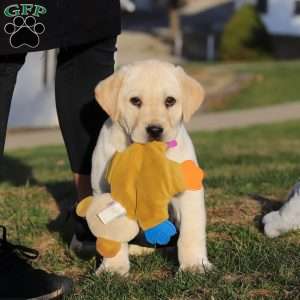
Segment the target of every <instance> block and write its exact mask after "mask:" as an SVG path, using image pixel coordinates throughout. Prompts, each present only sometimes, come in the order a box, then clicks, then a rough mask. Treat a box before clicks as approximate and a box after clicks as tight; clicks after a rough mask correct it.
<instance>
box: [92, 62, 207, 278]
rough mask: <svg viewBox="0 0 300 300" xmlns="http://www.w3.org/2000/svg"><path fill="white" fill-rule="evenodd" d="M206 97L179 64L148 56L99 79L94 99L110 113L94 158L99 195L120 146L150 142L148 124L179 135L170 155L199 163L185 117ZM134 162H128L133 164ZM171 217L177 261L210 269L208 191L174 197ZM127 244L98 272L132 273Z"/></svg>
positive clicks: (170, 136) (167, 136) (105, 189)
mask: <svg viewBox="0 0 300 300" xmlns="http://www.w3.org/2000/svg"><path fill="white" fill-rule="evenodd" d="M136 96H138V97H140V98H141V99H142V101H143V105H142V107H141V108H140V109H139V108H137V107H134V106H133V105H132V104H131V103H130V98H131V97H136ZM168 96H172V97H174V98H176V100H177V103H176V104H175V105H174V107H172V108H169V109H167V108H166V106H165V102H164V101H165V99H166V97H168ZM203 97H204V93H203V90H202V88H201V86H200V85H199V84H198V83H197V82H196V81H195V80H193V79H192V78H190V77H189V76H188V75H186V74H185V73H184V72H183V70H182V69H181V68H179V67H175V66H173V65H171V64H168V63H162V62H159V61H146V62H140V63H136V64H134V65H132V66H129V67H125V68H123V69H121V70H120V71H118V72H117V73H115V74H114V75H112V76H111V77H110V78H108V79H107V80H105V81H104V82H102V83H100V84H99V85H98V86H97V88H96V98H97V100H98V102H99V103H100V105H101V106H102V107H103V108H104V110H106V112H107V113H108V114H109V115H110V117H111V118H109V119H108V120H107V121H106V122H105V124H104V126H103V128H102V130H101V132H100V135H99V138H98V142H97V145H96V148H95V150H94V154H93V162H92V187H93V193H94V195H95V196H97V195H100V194H102V193H105V192H109V186H108V185H107V183H106V182H105V178H104V174H105V170H106V167H107V164H108V162H109V161H110V159H111V157H112V156H113V154H114V153H115V152H116V151H123V150H124V149H126V147H127V146H128V145H129V144H130V142H131V141H134V142H140V143H146V142H147V133H146V130H145V128H146V127H147V125H149V124H160V125H161V126H162V127H163V128H164V134H163V136H162V140H163V141H168V140H171V139H174V138H176V140H177V143H178V146H177V147H174V148H170V149H168V151H167V157H168V158H169V159H171V160H174V161H177V162H182V161H184V160H193V161H195V162H196V163H197V159H196V155H195V151H194V147H193V144H192V141H191V139H190V137H189V135H188V133H187V131H186V129H185V128H184V125H183V122H182V120H183V119H184V120H188V119H189V118H190V116H191V115H192V113H193V112H194V111H195V110H196V109H197V108H198V107H199V106H200V104H201V102H202V100H203ZM129 167H130V166H129ZM171 206H172V208H173V209H172V211H173V213H174V215H173V216H172V217H173V218H174V220H175V222H176V225H177V227H178V228H179V232H180V233H179V239H178V245H177V246H178V260H179V264H180V269H182V270H185V269H197V270H198V271H201V272H204V271H205V270H209V269H210V268H211V264H210V262H209V261H208V258H207V250H206V212H205V204H204V190H203V189H202V190H199V191H186V192H184V193H181V194H179V195H177V196H176V197H174V198H173V199H172V201H171ZM129 268H130V264H129V258H128V244H127V243H124V244H123V245H122V248H121V251H120V252H119V253H118V255H117V256H116V257H113V258H104V260H103V262H102V265H101V266H100V267H99V269H98V270H97V273H99V272H102V271H110V272H117V273H120V274H123V275H124V274H126V273H128V271H129Z"/></svg>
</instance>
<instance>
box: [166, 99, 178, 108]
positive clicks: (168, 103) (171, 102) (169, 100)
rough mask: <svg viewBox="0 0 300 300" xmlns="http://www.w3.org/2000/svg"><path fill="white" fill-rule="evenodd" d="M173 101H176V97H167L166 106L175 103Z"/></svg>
mask: <svg viewBox="0 0 300 300" xmlns="http://www.w3.org/2000/svg"><path fill="white" fill-rule="evenodd" d="M175 103H176V99H175V98H174V97H167V99H166V100H165V106H166V108H169V107H171V106H173V105H175Z"/></svg>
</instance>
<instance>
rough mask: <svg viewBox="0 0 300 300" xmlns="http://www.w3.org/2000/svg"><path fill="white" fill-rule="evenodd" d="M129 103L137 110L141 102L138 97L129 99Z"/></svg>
mask: <svg viewBox="0 0 300 300" xmlns="http://www.w3.org/2000/svg"><path fill="white" fill-rule="evenodd" d="M130 103H131V104H132V105H134V106H136V107H138V108H140V107H141V106H142V100H141V99H140V98H139V97H132V98H130Z"/></svg>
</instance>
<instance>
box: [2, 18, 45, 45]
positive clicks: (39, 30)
mask: <svg viewBox="0 0 300 300" xmlns="http://www.w3.org/2000/svg"><path fill="white" fill-rule="evenodd" d="M4 31H5V33H7V34H9V35H10V39H9V42H10V45H11V46H12V48H20V47H22V46H28V47H30V48H36V47H38V45H39V44H40V37H39V36H40V35H41V34H43V33H44V32H45V25H44V24H43V23H40V22H37V21H36V19H35V17H33V16H27V17H26V18H24V17H21V16H17V17H15V18H14V19H13V21H12V23H7V24H6V25H5V26H4Z"/></svg>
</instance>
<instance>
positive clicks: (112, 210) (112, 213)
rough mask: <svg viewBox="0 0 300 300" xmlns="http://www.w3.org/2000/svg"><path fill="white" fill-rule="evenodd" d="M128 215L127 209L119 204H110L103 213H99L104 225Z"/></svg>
mask: <svg viewBox="0 0 300 300" xmlns="http://www.w3.org/2000/svg"><path fill="white" fill-rule="evenodd" d="M125 215H126V209H125V208H124V207H123V206H122V205H121V204H120V203H119V202H110V203H109V204H108V205H107V206H106V207H105V208H104V209H103V210H102V211H100V212H99V214H98V217H99V219H100V220H101V221H102V222H103V223H104V224H108V223H109V222H111V221H113V220H115V219H117V218H119V217H121V216H125Z"/></svg>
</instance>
